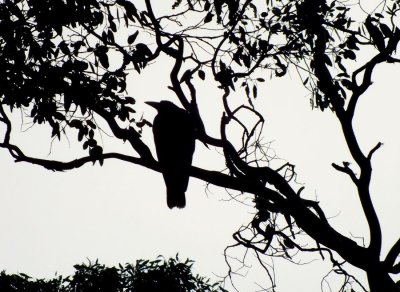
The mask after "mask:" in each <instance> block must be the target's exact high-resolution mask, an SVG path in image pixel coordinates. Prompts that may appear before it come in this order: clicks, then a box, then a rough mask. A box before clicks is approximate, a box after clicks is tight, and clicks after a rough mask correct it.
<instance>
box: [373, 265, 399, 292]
mask: <svg viewBox="0 0 400 292" xmlns="http://www.w3.org/2000/svg"><path fill="white" fill-rule="evenodd" d="M367 277H368V283H369V287H370V292H400V288H399V287H398V286H397V285H396V283H395V282H394V281H393V279H392V278H391V277H390V276H389V274H388V273H387V272H386V271H385V270H384V269H383V267H382V265H381V264H377V265H374V266H373V267H371V268H370V269H369V270H368V271H367Z"/></svg>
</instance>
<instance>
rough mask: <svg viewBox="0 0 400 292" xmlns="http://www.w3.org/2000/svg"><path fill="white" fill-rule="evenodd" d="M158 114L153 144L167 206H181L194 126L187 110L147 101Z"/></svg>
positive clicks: (190, 163) (183, 200)
mask: <svg viewBox="0 0 400 292" xmlns="http://www.w3.org/2000/svg"><path fill="white" fill-rule="evenodd" d="M146 104H148V105H150V106H152V107H154V108H155V109H156V110H157V111H158V114H157V115H156V117H155V118H154V122H153V135H154V144H155V147H156V152H157V157H158V162H159V164H160V167H161V172H162V174H163V177H164V181H165V185H166V188H167V205H168V207H169V208H171V209H172V208H174V207H177V208H184V207H185V205H186V199H185V192H186V190H187V186H188V183H189V170H190V167H191V165H192V158H193V153H194V149H195V140H196V138H195V126H194V122H193V119H192V117H191V116H190V114H189V112H187V111H186V110H184V109H181V108H179V107H177V106H176V105H175V104H173V103H172V102H169V101H166V100H162V101H161V102H146Z"/></svg>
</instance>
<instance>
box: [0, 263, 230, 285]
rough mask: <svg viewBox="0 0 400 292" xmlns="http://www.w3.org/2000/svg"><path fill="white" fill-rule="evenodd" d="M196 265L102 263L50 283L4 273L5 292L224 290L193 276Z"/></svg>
mask: <svg viewBox="0 0 400 292" xmlns="http://www.w3.org/2000/svg"><path fill="white" fill-rule="evenodd" d="M192 265H193V262H192V261H190V260H186V261H184V262H182V261H180V260H179V258H178V256H176V258H170V259H168V260H165V259H161V258H158V259H156V260H153V261H149V260H137V261H136V263H135V264H134V265H132V264H126V265H121V264H120V265H119V266H118V267H106V266H105V265H102V264H100V263H99V262H98V261H95V262H93V263H92V262H89V263H88V264H80V265H75V266H74V268H75V273H74V274H73V275H72V276H68V277H62V276H59V277H56V278H54V279H50V280H44V279H32V278H31V277H29V276H28V275H26V274H23V273H20V274H14V275H9V274H7V273H6V272H5V271H2V272H1V273H0V288H1V290H2V291H7V292H12V291H32V292H39V291H43V292H52V291H54V292H56V291H57V292H68V291H74V292H78V291H80V292H89V291H104V292H113V291H115V292H117V291H138V292H140V291H143V292H145V291H177V292H178V291H181V292H185V291H207V292H217V291H221V292H224V291H226V290H224V289H223V288H222V287H221V286H219V283H210V282H209V280H208V279H206V278H204V277H200V276H199V275H193V274H192V271H191V269H192Z"/></svg>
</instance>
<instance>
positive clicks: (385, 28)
mask: <svg viewBox="0 0 400 292" xmlns="http://www.w3.org/2000/svg"><path fill="white" fill-rule="evenodd" d="M380 29H381V31H382V32H383V34H384V35H385V37H391V36H392V30H391V29H390V28H389V26H387V25H386V24H384V23H381V24H380Z"/></svg>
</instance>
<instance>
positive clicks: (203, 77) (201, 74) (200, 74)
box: [198, 70, 206, 80]
mask: <svg viewBox="0 0 400 292" xmlns="http://www.w3.org/2000/svg"><path fill="white" fill-rule="evenodd" d="M198 74H199V77H200V79H201V80H205V79H206V73H205V72H204V71H203V70H199V72H198Z"/></svg>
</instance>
